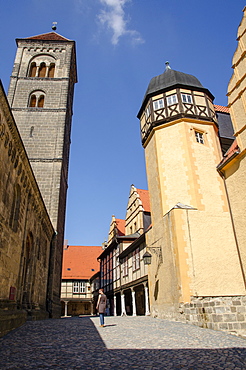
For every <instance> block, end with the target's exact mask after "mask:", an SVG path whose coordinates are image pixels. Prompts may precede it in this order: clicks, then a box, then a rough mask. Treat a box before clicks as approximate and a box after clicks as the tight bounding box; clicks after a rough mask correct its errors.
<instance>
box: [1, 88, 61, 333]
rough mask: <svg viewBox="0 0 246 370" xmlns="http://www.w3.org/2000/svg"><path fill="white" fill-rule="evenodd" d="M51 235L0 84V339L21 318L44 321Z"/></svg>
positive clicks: (51, 232)
mask: <svg viewBox="0 0 246 370" xmlns="http://www.w3.org/2000/svg"><path fill="white" fill-rule="evenodd" d="M53 235H54V229H53V227H52V224H51V221H50V218H49V215H48V213H47V210H46V208H45V205H44V202H43V199H42V197H41V194H40V191H39V188H38V185H37V183H36V179H35V177H34V175H33V172H32V168H31V166H30V163H29V161H28V158H27V154H26V151H25V148H24V146H23V143H22V141H21V138H20V135H19V132H18V130H17V127H16V124H15V121H14V119H13V116H12V113H11V110H10V107H9V105H8V101H7V98H6V96H5V93H4V90H3V87H2V85H1V84H0V336H1V335H4V334H5V333H6V332H7V331H9V330H11V329H13V328H15V327H17V326H19V325H21V324H23V323H24V322H25V321H26V320H27V318H30V319H38V318H46V317H48V316H49V313H48V310H47V285H48V278H49V274H50V270H49V260H50V246H51V241H52V238H53Z"/></svg>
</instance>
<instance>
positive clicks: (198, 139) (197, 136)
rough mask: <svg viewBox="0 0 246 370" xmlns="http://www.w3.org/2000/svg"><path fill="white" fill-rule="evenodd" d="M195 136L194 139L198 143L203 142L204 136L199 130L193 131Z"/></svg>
mask: <svg viewBox="0 0 246 370" xmlns="http://www.w3.org/2000/svg"><path fill="white" fill-rule="evenodd" d="M195 137H196V141H197V142H198V143H200V144H204V137H203V133H201V132H199V131H195Z"/></svg>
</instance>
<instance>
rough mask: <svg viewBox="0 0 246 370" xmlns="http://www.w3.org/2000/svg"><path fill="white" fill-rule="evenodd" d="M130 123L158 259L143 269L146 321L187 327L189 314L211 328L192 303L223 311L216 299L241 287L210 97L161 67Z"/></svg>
mask: <svg viewBox="0 0 246 370" xmlns="http://www.w3.org/2000/svg"><path fill="white" fill-rule="evenodd" d="M138 118H139V119H140V125H141V135H142V144H143V147H144V150H145V158H146V169H147V178H148V187H149V194H150V205H151V219H152V229H151V230H150V231H149V232H148V233H147V235H146V237H147V239H146V240H147V245H148V246H149V250H148V251H149V252H150V253H151V252H154V251H158V253H151V254H152V262H151V265H150V266H149V281H150V304H151V311H152V315H156V316H160V317H166V318H168V317H172V318H175V319H178V320H187V321H189V320H191V321H192V318H191V316H192V315H190V313H191V312H192V309H191V307H193V313H196V320H193V321H196V324H197V325H200V326H203V325H205V326H206V325H207V326H208V322H210V324H209V325H211V326H210V327H212V328H215V326H213V320H215V321H216V320H217V321H216V325H219V324H218V322H219V318H218V316H216V312H215V313H214V314H215V316H213V317H212V314H211V315H210V316H209V314H207V313H206V309H205V308H204V310H203V311H202V312H198V309H197V311H196V309H194V307H195V306H194V304H195V303H194V302H195V301H196V299H198V298H199V304H200V306H199V307H203V306H202V304H203V303H202V302H204V300H208V301H209V302H210V301H211V307H212V306H214V305H215V304H214V302H212V301H213V299H214V297H220V298H218V299H220V304H221V305H223V304H224V303H223V302H227V301H226V300H223V297H230V299H233V298H232V297H234V296H237V295H238V296H245V285H244V280H243V274H242V269H241V265H240V258H239V256H238V251H237V247H236V243H235V238H234V234H233V228H232V223H231V218H230V212H229V207H228V200H227V196H226V191H225V187H224V183H223V179H222V178H221V177H220V175H219V173H218V171H217V169H216V167H217V165H218V163H219V162H220V160H221V158H222V153H221V148H220V142H219V136H218V125H217V121H216V114H215V110H214V106H213V95H212V94H211V93H210V92H209V90H207V89H206V88H204V87H203V86H202V84H201V83H200V81H199V80H198V79H197V78H196V77H194V76H192V75H189V74H185V73H182V72H178V71H175V70H172V69H171V68H170V66H169V64H168V63H167V66H166V70H165V71H164V73H162V74H161V75H159V76H157V77H154V78H153V79H152V80H151V81H150V84H149V86H148V88H147V91H146V94H145V96H144V99H143V103H142V105H141V108H140V111H139V113H138ZM221 297H222V298H221ZM224 305H227V303H225V304H224ZM207 306H209V304H207ZM184 307H185V308H184ZM223 309H224V310H225V311H226V310H227V309H228V307H227V308H223ZM185 310H186V311H185ZM211 310H212V308H211ZM229 310H230V308H229ZM225 311H224V312H225ZM184 313H185V314H187V315H185V314H184ZM210 313H212V311H210ZM217 313H218V312H217ZM188 314H189V315H188ZM198 314H199V315H200V316H199V315H198ZM225 320H226V319H225V318H223V319H221V321H222V322H223V324H224V322H225ZM198 322H199V323H198ZM227 328H228V327H227Z"/></svg>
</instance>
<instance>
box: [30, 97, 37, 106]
mask: <svg viewBox="0 0 246 370" xmlns="http://www.w3.org/2000/svg"><path fill="white" fill-rule="evenodd" d="M36 101H37V98H36V95H32V96H31V99H30V102H29V107H36Z"/></svg>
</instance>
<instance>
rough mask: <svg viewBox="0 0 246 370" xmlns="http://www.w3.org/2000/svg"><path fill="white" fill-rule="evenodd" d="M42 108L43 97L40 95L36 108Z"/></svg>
mask: <svg viewBox="0 0 246 370" xmlns="http://www.w3.org/2000/svg"><path fill="white" fill-rule="evenodd" d="M43 106H44V95H40V97H39V99H38V108H43Z"/></svg>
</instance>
